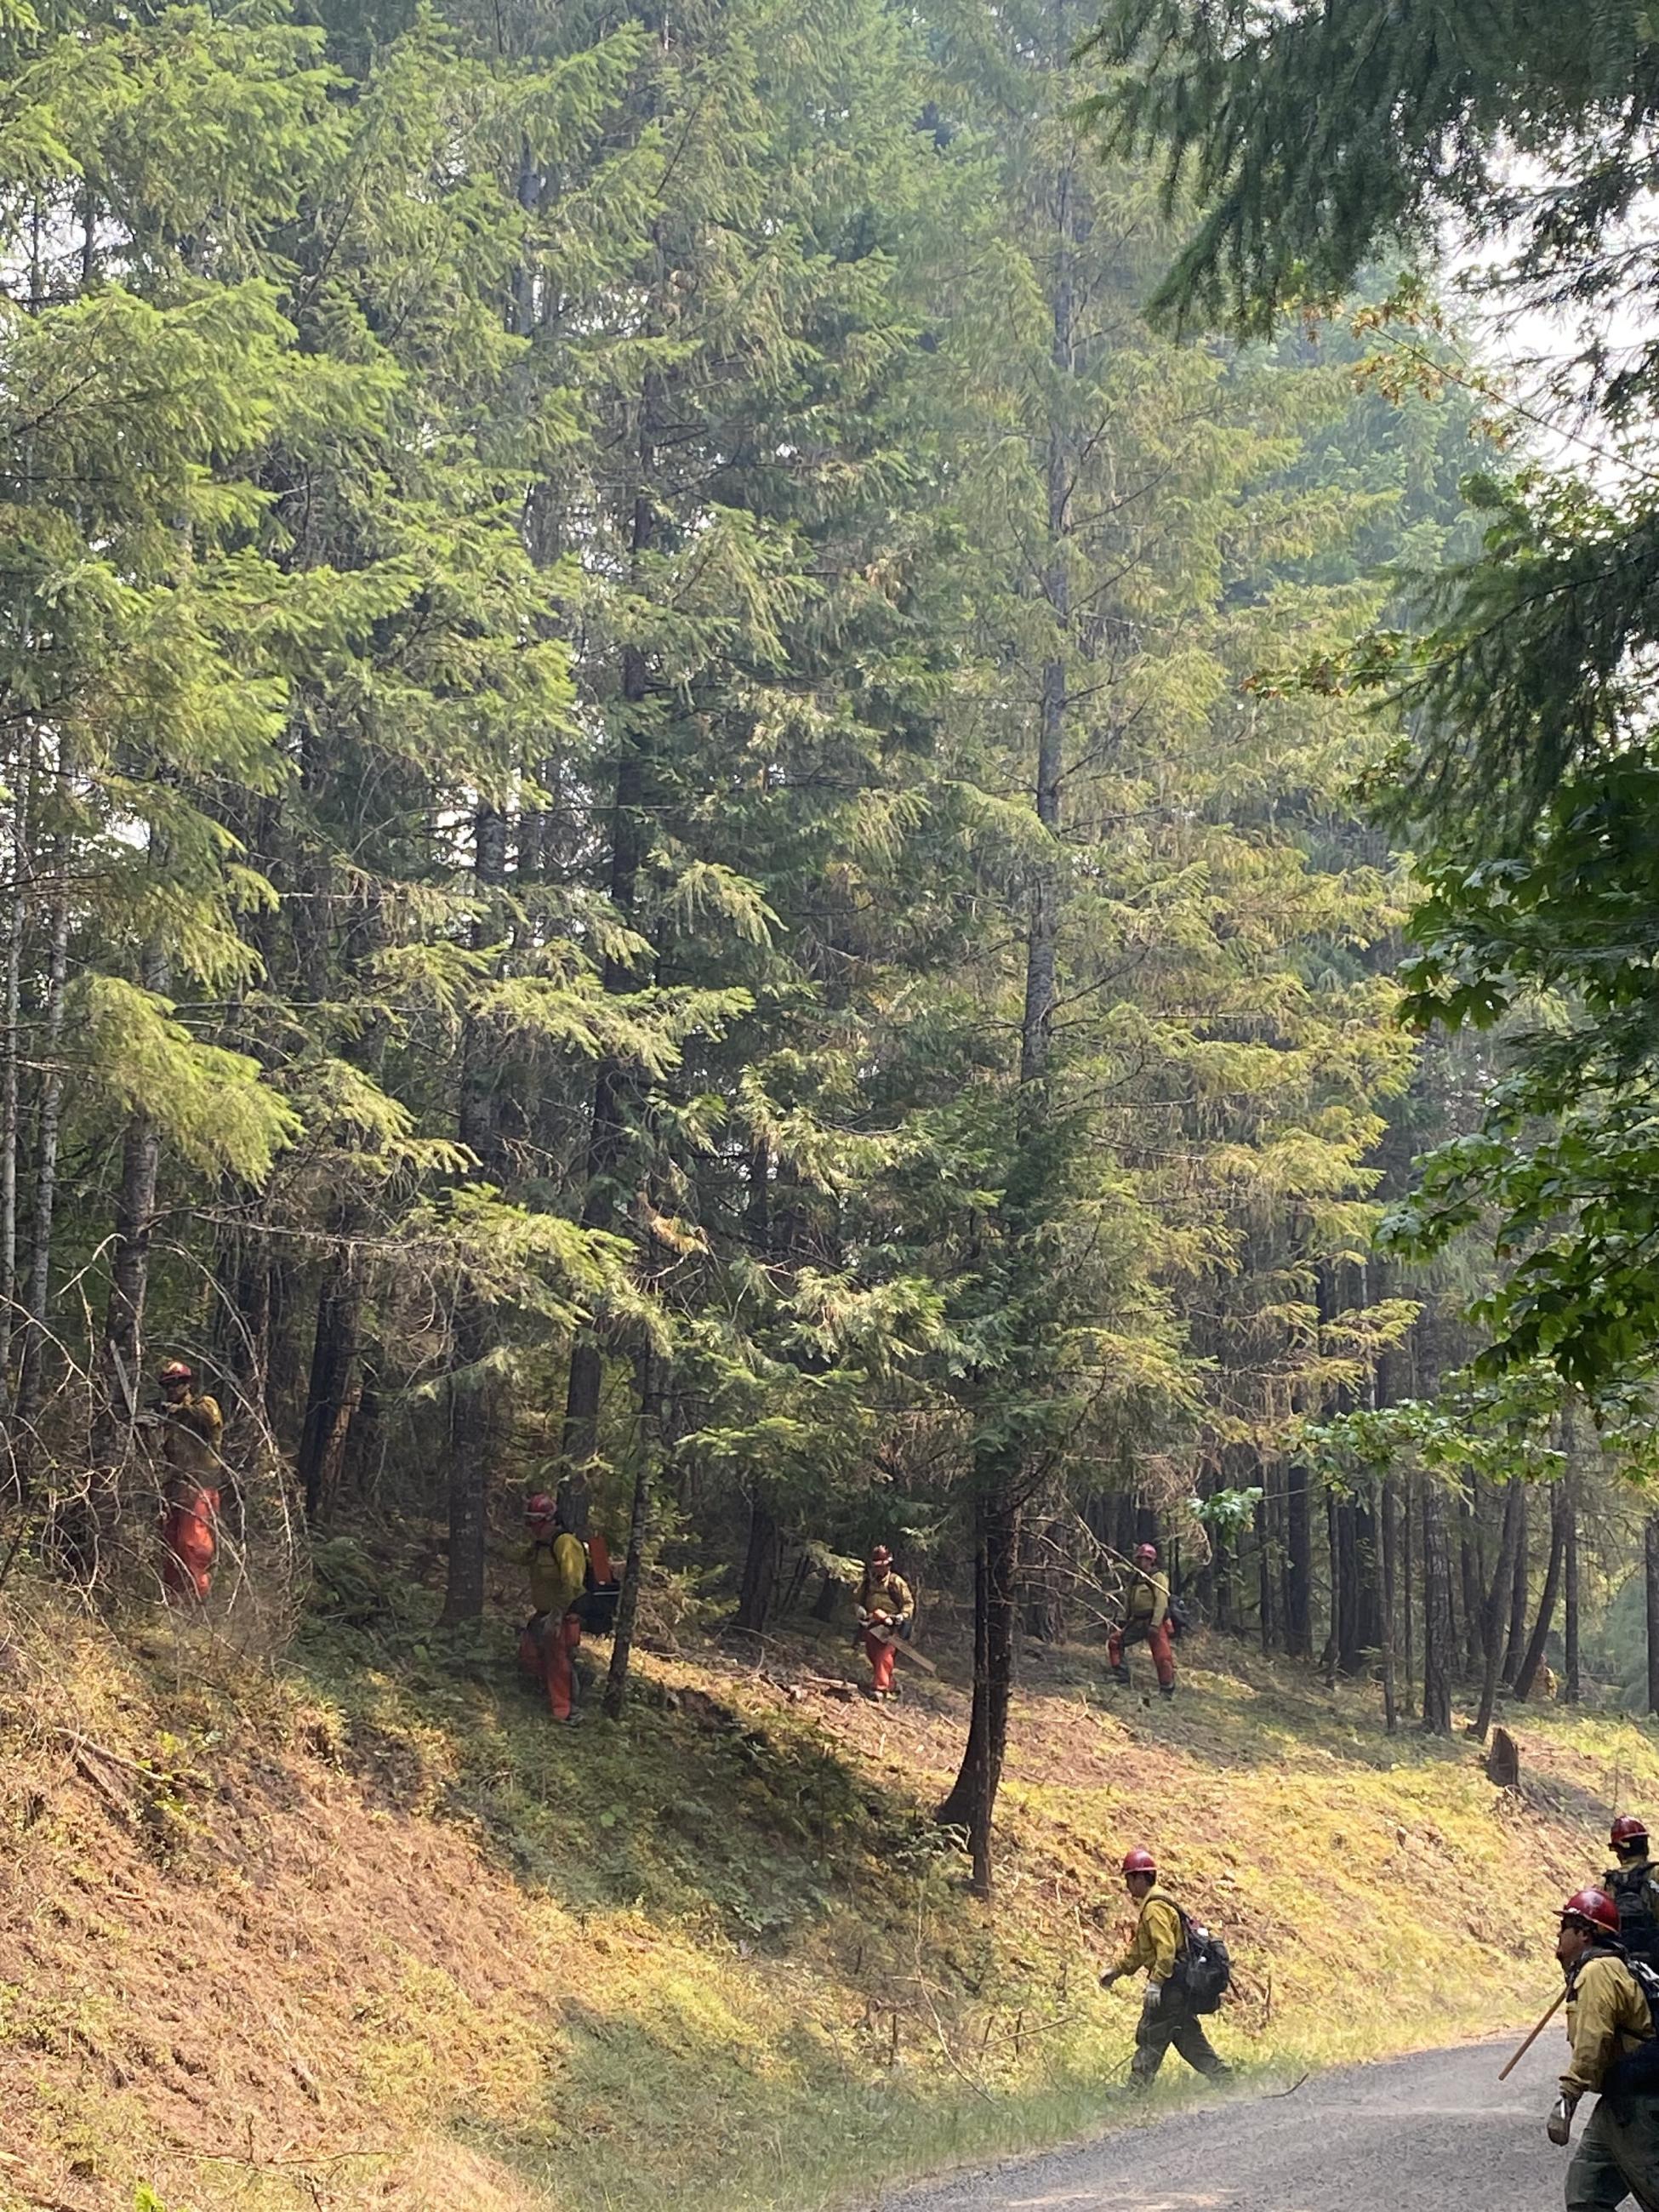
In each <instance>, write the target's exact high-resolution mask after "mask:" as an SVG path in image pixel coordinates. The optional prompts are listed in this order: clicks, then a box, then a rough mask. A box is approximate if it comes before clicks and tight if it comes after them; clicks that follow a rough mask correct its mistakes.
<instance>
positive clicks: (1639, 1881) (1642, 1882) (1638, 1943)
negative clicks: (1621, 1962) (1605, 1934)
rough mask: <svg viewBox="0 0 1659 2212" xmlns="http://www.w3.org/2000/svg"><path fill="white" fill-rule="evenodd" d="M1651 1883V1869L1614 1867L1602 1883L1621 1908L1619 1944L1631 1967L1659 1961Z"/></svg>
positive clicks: (1658, 1931) (1658, 1934)
mask: <svg viewBox="0 0 1659 2212" xmlns="http://www.w3.org/2000/svg"><path fill="white" fill-rule="evenodd" d="M1652 1880H1653V1869H1652V1868H1651V1867H1650V1866H1640V1867H1613V1868H1611V1869H1609V1870H1608V1872H1607V1875H1605V1876H1604V1877H1603V1880H1602V1887H1603V1888H1605V1889H1606V1891H1607V1894H1608V1895H1609V1896H1610V1897H1611V1898H1612V1899H1613V1903H1614V1904H1615V1905H1617V1906H1618V1907H1619V1941H1620V1942H1621V1943H1622V1944H1623V1945H1624V1947H1625V1949H1626V1953H1627V1954H1628V1955H1629V1957H1630V1959H1631V1961H1632V1964H1634V1962H1635V1961H1636V1960H1638V1959H1659V1920H1656V1919H1655V1917H1654V1914H1653V1893H1652V1891H1651V1889H1650V1887H1649V1885H1650V1882H1651V1881H1652ZM1656 2017H1659V2015H1656Z"/></svg>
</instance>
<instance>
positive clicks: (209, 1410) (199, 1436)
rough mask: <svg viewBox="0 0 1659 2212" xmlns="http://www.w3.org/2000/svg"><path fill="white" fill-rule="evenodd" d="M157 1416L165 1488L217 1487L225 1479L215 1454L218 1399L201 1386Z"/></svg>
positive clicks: (220, 1431)
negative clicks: (165, 1470)
mask: <svg viewBox="0 0 1659 2212" xmlns="http://www.w3.org/2000/svg"><path fill="white" fill-rule="evenodd" d="M161 1419H162V1421H163V1423H164V1426H163V1428H162V1430H161V1458H162V1461H163V1462H164V1463H165V1465H166V1468H167V1489H168V1491H169V1492H173V1491H175V1490H176V1491H178V1492H180V1493H181V1494H182V1493H183V1492H185V1491H193V1490H196V1489H197V1488H205V1489H209V1490H217V1489H218V1488H219V1487H220V1486H221V1485H222V1483H223V1481H224V1479H225V1474H224V1465H223V1462H222V1460H221V1459H220V1457H219V1444H220V1441H221V1439H222V1437H223V1436H224V1433H225V1417H224V1415H223V1414H222V1413H221V1412H220V1411H219V1401H218V1400H217V1399H216V1398H210V1397H209V1395H207V1393H206V1391H205V1390H203V1391H199V1392H196V1393H193V1394H192V1395H191V1396H189V1397H187V1398H182V1399H180V1400H179V1403H178V1404H177V1405H176V1406H169V1407H167V1410H166V1411H165V1413H163V1414H162V1416H161ZM180 1502H183V1501H182V1495H181V1498H180Z"/></svg>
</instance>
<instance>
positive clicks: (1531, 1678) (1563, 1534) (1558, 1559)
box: [1515, 1482, 1567, 1705]
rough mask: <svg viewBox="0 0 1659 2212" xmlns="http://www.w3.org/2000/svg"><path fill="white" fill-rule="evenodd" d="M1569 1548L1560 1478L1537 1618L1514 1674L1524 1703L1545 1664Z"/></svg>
mask: <svg viewBox="0 0 1659 2212" xmlns="http://www.w3.org/2000/svg"><path fill="white" fill-rule="evenodd" d="M1566 1549H1567V1486H1566V1484H1565V1482H1558V1483H1557V1484H1556V1485H1555V1486H1554V1488H1553V1490H1552V1492H1551V1493H1550V1556H1549V1565H1547V1567H1546V1568H1545V1570H1544V1589H1543V1595H1541V1597H1540V1599H1539V1601H1538V1618H1537V1620H1535V1621H1534V1623H1533V1630H1532V1636H1531V1638H1530V1639H1529V1641H1528V1644H1527V1649H1526V1651H1525V1653H1524V1655H1523V1656H1522V1661H1521V1665H1520V1668H1519V1669H1518V1671H1517V1672H1516V1677H1515V1694H1516V1698H1517V1699H1520V1701H1521V1703H1522V1705H1524V1704H1525V1703H1526V1701H1527V1699H1528V1698H1529V1697H1531V1695H1532V1693H1533V1688H1534V1684H1535V1683H1536V1682H1537V1680H1538V1675H1539V1670H1540V1669H1541V1668H1542V1666H1543V1664H1544V1650H1545V1646H1546V1645H1547V1643H1548V1642H1549V1633H1550V1631H1551V1629H1552V1628H1553V1626H1555V1601H1556V1599H1557V1598H1558V1597H1559V1595H1560V1591H1561V1568H1562V1565H1563V1562H1564V1560H1565V1557H1566Z"/></svg>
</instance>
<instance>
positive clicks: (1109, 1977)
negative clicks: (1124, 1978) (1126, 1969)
mask: <svg viewBox="0 0 1659 2212" xmlns="http://www.w3.org/2000/svg"><path fill="white" fill-rule="evenodd" d="M1117 1978H1118V1973H1117V1968H1116V1967H1115V1966H1108V1967H1107V1969H1106V1971H1105V1972H1104V1973H1103V1975H1102V1976H1101V1978H1100V1986H1101V1988H1102V1989H1103V1990H1109V1989H1110V1988H1111V1987H1112V1986H1113V1984H1115V1982H1116V1980H1117Z"/></svg>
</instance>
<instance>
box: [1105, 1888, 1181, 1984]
mask: <svg viewBox="0 0 1659 2212" xmlns="http://www.w3.org/2000/svg"><path fill="white" fill-rule="evenodd" d="M1180 1948H1181V1910H1180V1907H1179V1906H1178V1905H1176V1901H1175V1899H1174V1898H1172V1897H1171V1896H1170V1893H1169V1891H1168V1890H1167V1889H1159V1888H1158V1887H1156V1886H1154V1887H1152V1888H1151V1889H1149V1890H1148V1891H1147V1893H1146V1897H1145V1898H1144V1899H1142V1901H1141V1906H1140V1917H1139V1920H1138V1921H1137V1922H1136V1923H1135V1934H1134V1941H1133V1942H1132V1943H1131V1944H1130V1946H1129V1948H1128V1949H1127V1951H1126V1952H1125V1953H1124V1954H1123V1956H1122V1957H1121V1959H1120V1960H1118V1962H1117V1972H1119V1973H1120V1974H1136V1973H1139V1971H1140V1969H1141V1968H1142V1967H1143V1966H1145V1967H1146V1970H1147V1971H1146V1978H1147V1979H1148V1980H1149V1981H1153V1982H1167V1981H1168V1980H1169V1978H1170V1975H1171V1974H1172V1973H1174V1972H1175V1962H1176V1953H1177V1952H1178V1951H1179V1950H1180Z"/></svg>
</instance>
